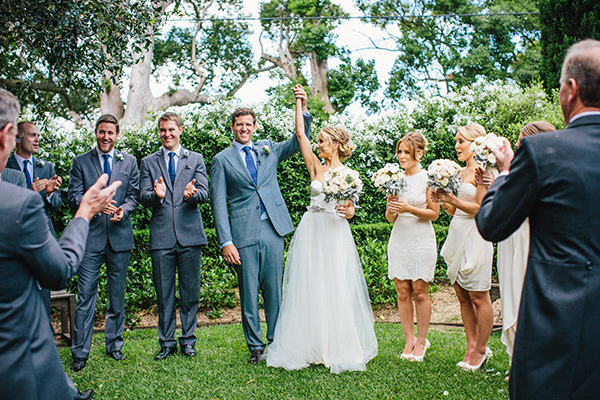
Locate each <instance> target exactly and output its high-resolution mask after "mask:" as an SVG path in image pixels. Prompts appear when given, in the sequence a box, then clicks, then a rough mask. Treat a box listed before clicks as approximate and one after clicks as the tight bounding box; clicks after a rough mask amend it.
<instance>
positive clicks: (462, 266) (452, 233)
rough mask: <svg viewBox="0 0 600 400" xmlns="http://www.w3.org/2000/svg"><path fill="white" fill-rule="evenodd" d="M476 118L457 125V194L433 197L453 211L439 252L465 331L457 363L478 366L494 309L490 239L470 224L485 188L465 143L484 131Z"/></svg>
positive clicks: (486, 351)
mask: <svg viewBox="0 0 600 400" xmlns="http://www.w3.org/2000/svg"><path fill="white" fill-rule="evenodd" d="M485 134H486V133H485V129H484V128H483V127H482V126H481V125H478V124H472V125H467V126H462V127H459V128H458V129H457V133H456V138H455V140H456V144H455V146H454V147H455V149H456V153H457V156H458V160H459V161H462V162H465V163H466V167H465V168H464V169H463V170H462V171H461V173H460V177H461V180H462V183H461V186H460V190H459V193H458V197H456V196H454V195H453V194H452V193H445V192H444V191H442V190H438V191H437V192H436V193H434V194H433V199H434V201H438V200H439V201H440V202H441V203H442V205H441V207H442V210H444V211H446V212H447V213H448V214H450V215H452V216H453V218H452V222H451V223H450V227H449V228H448V237H447V239H446V242H445V243H444V246H443V247H442V250H441V252H440V254H441V255H442V257H444V260H445V261H446V264H447V265H448V277H449V278H450V282H452V284H453V285H454V290H455V291H456V296H457V297H458V301H459V302H460V313H461V316H462V320H463V325H464V327H465V334H466V336H467V350H466V352H465V356H464V357H463V359H462V361H460V362H459V363H458V364H457V366H459V367H461V368H464V369H466V370H471V371H473V370H477V369H479V368H480V367H481V365H482V364H483V363H484V362H485V360H486V359H487V358H489V357H491V351H490V350H489V349H488V348H487V347H486V344H487V341H488V339H489V337H490V334H491V332H492V327H493V325H494V309H493V307H492V301H491V299H490V287H491V283H492V257H493V251H494V250H493V247H492V243H490V242H486V241H484V240H483V238H482V237H481V235H480V234H479V231H478V230H477V226H476V225H475V214H477V211H479V206H480V205H481V201H482V200H483V197H484V196H485V192H486V188H485V187H484V186H482V185H477V183H476V182H475V169H476V168H477V167H478V164H477V163H476V162H475V160H474V159H473V153H471V152H470V149H469V148H470V146H471V143H472V142H473V140H475V138H476V137H478V136H485Z"/></svg>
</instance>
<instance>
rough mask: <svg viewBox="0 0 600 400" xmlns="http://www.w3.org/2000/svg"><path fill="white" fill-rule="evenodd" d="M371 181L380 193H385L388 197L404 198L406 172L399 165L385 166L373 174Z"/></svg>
mask: <svg viewBox="0 0 600 400" xmlns="http://www.w3.org/2000/svg"><path fill="white" fill-rule="evenodd" d="M371 181H373V184H374V185H375V188H376V189H377V191H378V192H381V193H385V194H386V195H387V196H402V195H403V194H404V191H405V190H406V179H405V177H404V172H402V170H401V169H400V167H399V166H398V164H385V166H384V167H383V168H381V169H380V170H379V171H377V172H375V173H374V174H373V177H372V178H371Z"/></svg>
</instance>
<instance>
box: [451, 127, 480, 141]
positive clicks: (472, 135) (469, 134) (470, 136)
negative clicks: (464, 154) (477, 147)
mask: <svg viewBox="0 0 600 400" xmlns="http://www.w3.org/2000/svg"><path fill="white" fill-rule="evenodd" d="M456 132H457V133H460V134H461V136H462V137H464V138H465V139H467V140H468V141H469V142H472V141H474V140H475V139H476V138H477V137H479V136H485V135H486V133H485V128H484V127H483V126H481V125H479V124H469V125H465V126H459V127H458V128H457V129H456Z"/></svg>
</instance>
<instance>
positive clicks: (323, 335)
mask: <svg viewBox="0 0 600 400" xmlns="http://www.w3.org/2000/svg"><path fill="white" fill-rule="evenodd" d="M310 186H311V200H310V207H309V208H308V212H306V213H305V214H304V216H303V217H302V220H301V221H300V224H299V225H298V228H297V229H296V232H295V234H294V237H293V238H292V241H291V243H290V246H289V249H288V253H287V262H286V265H285V271H284V276H283V301H282V305H281V309H280V311H279V318H278V320H277V327H276V328H275V337H274V339H273V343H272V344H271V345H269V349H268V355H267V365H268V366H271V367H283V368H285V369H288V370H294V369H300V368H304V367H307V366H308V365H309V364H323V365H325V366H326V367H330V371H331V372H332V373H336V374H337V373H340V372H342V371H354V370H360V371H364V370H365V369H366V363H367V362H368V361H369V360H370V359H372V358H373V357H375V356H376V355H377V338H376V337H375V331H374V329H373V325H374V320H373V312H372V310H371V303H370V301H369V295H368V292H367V286H366V283H365V278H364V275H363V271H362V268H361V266H360V261H359V258H358V253H357V252H356V246H355V244H354V239H353V238H352V234H351V232H350V227H349V225H348V221H347V220H346V219H344V218H340V217H339V216H338V215H337V214H336V210H335V209H334V207H335V204H334V202H325V201H324V195H323V194H322V183H321V182H320V181H313V182H311V185H310Z"/></svg>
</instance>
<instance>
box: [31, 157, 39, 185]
mask: <svg viewBox="0 0 600 400" xmlns="http://www.w3.org/2000/svg"><path fill="white" fill-rule="evenodd" d="M39 161H40V160H38V159H37V158H36V157H35V156H33V157H31V169H32V170H33V180H34V181H35V178H39V177H40V174H39V172H38V162H39Z"/></svg>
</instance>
